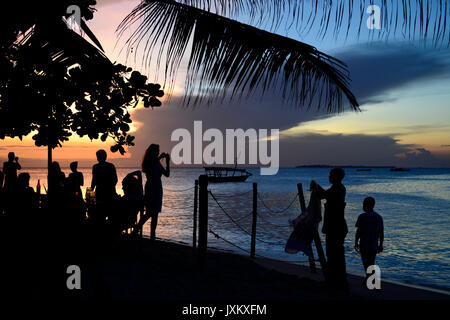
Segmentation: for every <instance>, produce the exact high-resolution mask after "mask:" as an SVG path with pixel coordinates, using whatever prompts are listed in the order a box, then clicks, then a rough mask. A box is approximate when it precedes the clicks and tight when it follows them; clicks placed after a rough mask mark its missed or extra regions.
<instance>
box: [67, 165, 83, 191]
mask: <svg viewBox="0 0 450 320" xmlns="http://www.w3.org/2000/svg"><path fill="white" fill-rule="evenodd" d="M70 170H71V171H72V172H71V173H70V174H69V177H68V178H67V185H68V187H69V189H70V190H68V191H69V192H70V193H71V196H74V195H75V196H77V197H80V196H81V197H82V194H81V187H82V186H84V177H83V173H81V172H79V171H78V162H77V161H74V162H71V163H70Z"/></svg>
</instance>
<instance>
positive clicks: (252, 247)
mask: <svg viewBox="0 0 450 320" xmlns="http://www.w3.org/2000/svg"><path fill="white" fill-rule="evenodd" d="M257 200H258V184H257V183H256V182H253V219H252V239H251V244H250V257H251V258H254V257H255V247H256V217H257V216H258V211H257V208H258V206H257V204H258V202H257Z"/></svg>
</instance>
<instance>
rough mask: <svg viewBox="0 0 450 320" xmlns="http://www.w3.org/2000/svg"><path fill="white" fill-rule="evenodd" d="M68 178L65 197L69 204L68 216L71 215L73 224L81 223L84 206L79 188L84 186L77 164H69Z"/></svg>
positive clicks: (75, 162)
mask: <svg viewBox="0 0 450 320" xmlns="http://www.w3.org/2000/svg"><path fill="white" fill-rule="evenodd" d="M70 170H71V171H72V172H71V173H70V174H69V177H68V178H67V179H66V185H65V190H66V195H67V197H68V201H69V202H70V206H71V208H69V214H71V215H72V218H73V222H76V223H77V222H81V221H82V220H83V219H84V215H85V211H84V210H85V204H84V200H83V193H82V192H81V187H82V186H83V185H84V177H83V173H81V172H79V171H78V162H77V161H74V162H71V163H70Z"/></svg>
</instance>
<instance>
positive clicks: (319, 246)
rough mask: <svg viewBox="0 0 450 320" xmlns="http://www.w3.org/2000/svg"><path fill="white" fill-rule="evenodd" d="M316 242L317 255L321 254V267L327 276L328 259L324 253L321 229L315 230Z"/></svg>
mask: <svg viewBox="0 0 450 320" xmlns="http://www.w3.org/2000/svg"><path fill="white" fill-rule="evenodd" d="M314 244H315V245H316V250H317V255H318V256H319V262H320V268H321V269H322V273H323V275H324V276H325V277H326V273H327V269H326V268H327V261H326V260H325V254H324V253H323V248H322V241H321V240H320V235H319V231H318V230H315V232H314Z"/></svg>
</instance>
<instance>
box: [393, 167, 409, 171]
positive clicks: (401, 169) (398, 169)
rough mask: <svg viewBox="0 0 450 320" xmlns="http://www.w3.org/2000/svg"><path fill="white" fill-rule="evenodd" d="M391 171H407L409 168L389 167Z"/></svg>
mask: <svg viewBox="0 0 450 320" xmlns="http://www.w3.org/2000/svg"><path fill="white" fill-rule="evenodd" d="M391 171H395V172H407V171H409V169H405V168H391Z"/></svg>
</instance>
